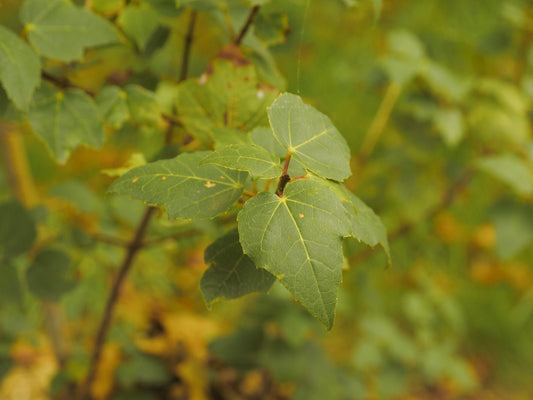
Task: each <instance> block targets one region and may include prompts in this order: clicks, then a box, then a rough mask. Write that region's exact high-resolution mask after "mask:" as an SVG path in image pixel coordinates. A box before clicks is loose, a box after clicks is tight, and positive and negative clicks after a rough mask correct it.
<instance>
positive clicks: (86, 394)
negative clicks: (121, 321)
mask: <svg viewBox="0 0 533 400" xmlns="http://www.w3.org/2000/svg"><path fill="white" fill-rule="evenodd" d="M155 211H156V208H155V207H148V208H147V209H146V211H145V213H144V215H143V217H142V219H141V222H140V223H139V226H138V227H137V230H136V231H135V235H134V236H133V239H132V240H131V242H130V244H129V246H128V250H127V252H126V255H125V257H124V260H123V262H122V265H121V266H120V269H119V271H118V274H117V276H116V278H115V281H114V282H113V286H112V288H111V292H110V294H109V298H108V299H107V303H106V307H105V311H104V315H103V317H102V320H101V321H100V325H99V327H98V333H97V334H96V339H95V342H94V349H93V353H92V356H91V361H90V364H89V372H88V373H87V377H86V378H85V381H84V382H83V383H82V384H81V386H80V389H79V392H78V396H77V398H78V399H80V400H85V399H89V398H90V388H91V386H92V384H93V382H94V379H95V377H96V372H97V369H98V364H99V362H100V359H101V357H102V350H103V347H104V343H105V340H106V338H107V334H108V333H109V328H110V327H111V321H112V319H113V314H114V311H115V306H116V304H117V301H118V299H119V296H120V290H121V288H122V285H123V283H124V281H125V279H126V276H127V275H128V272H129V271H130V269H131V267H132V265H133V261H134V260H135V256H136V255H137V253H138V252H139V250H140V249H141V248H142V242H143V238H144V235H145V233H146V230H147V228H148V225H149V224H150V220H151V218H152V215H153V214H154V212H155Z"/></svg>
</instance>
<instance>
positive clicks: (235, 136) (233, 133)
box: [213, 126, 252, 150]
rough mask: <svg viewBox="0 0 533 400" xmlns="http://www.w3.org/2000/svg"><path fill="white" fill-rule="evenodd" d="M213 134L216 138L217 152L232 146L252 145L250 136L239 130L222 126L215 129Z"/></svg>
mask: <svg viewBox="0 0 533 400" xmlns="http://www.w3.org/2000/svg"><path fill="white" fill-rule="evenodd" d="M213 134H214V136H215V150H219V149H221V148H222V147H225V146H229V145H231V144H252V140H251V139H250V136H249V135H247V134H246V133H244V132H243V131H241V130H239V129H235V128H227V127H225V126H221V127H220V128H214V129H213Z"/></svg>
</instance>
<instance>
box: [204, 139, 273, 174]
mask: <svg viewBox="0 0 533 400" xmlns="http://www.w3.org/2000/svg"><path fill="white" fill-rule="evenodd" d="M203 164H215V165H220V166H221V167H225V168H228V169H235V170H237V171H248V172H249V173H250V175H251V176H252V179H259V178H263V179H272V178H277V177H279V176H280V175H281V170H282V169H281V165H280V160H279V158H277V157H275V156H273V155H272V154H270V153H269V152H268V151H266V150H265V149H263V148H262V147H259V146H256V145H253V144H233V145H229V146H226V147H223V148H221V149H219V150H217V151H215V152H214V153H211V154H209V155H208V156H207V157H206V158H204V159H203V160H202V162H201V163H200V165H203Z"/></svg>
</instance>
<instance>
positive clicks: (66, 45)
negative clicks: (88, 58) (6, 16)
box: [20, 0, 118, 62]
mask: <svg viewBox="0 0 533 400" xmlns="http://www.w3.org/2000/svg"><path fill="white" fill-rule="evenodd" d="M20 19H21V21H22V23H23V24H24V28H25V30H26V32H27V33H28V39H29V41H30V43H31V44H32V45H33V46H34V47H35V49H36V50H37V51H38V52H39V53H40V54H42V55H43V56H46V57H49V58H53V59H57V60H61V61H64V62H68V61H73V60H79V59H81V58H82V56H83V51H84V50H85V49H86V48H88V47H93V46H101V45H105V44H109V43H114V42H117V41H118V34H117V31H116V30H115V28H114V26H113V25H112V24H111V23H110V22H109V21H106V20H105V19H102V18H100V17H98V16H96V15H95V14H93V13H91V12H89V11H87V10H85V9H81V8H78V7H76V6H74V5H72V4H70V3H67V2H66V1H65V0H50V1H47V2H43V1H41V0H27V1H26V2H25V3H24V5H23V7H22V9H21V10H20Z"/></svg>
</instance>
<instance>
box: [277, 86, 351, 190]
mask: <svg viewBox="0 0 533 400" xmlns="http://www.w3.org/2000/svg"><path fill="white" fill-rule="evenodd" d="M268 118H269V120H270V126H271V127H272V132H273V135H274V139H275V140H276V141H277V142H278V143H279V144H280V145H281V146H282V147H283V148H284V149H286V151H287V154H290V155H291V156H292V157H293V158H294V159H295V160H296V161H298V162H299V163H300V164H301V165H302V166H303V167H304V168H305V169H307V170H309V171H311V172H313V173H314V174H316V175H318V176H320V177H322V178H331V179H335V180H337V181H342V180H344V179H346V178H348V177H349V176H350V175H351V171H350V149H349V148H348V145H347V144H346V141H345V140H344V138H343V137H342V136H341V134H340V133H339V131H337V129H336V128H335V127H334V126H333V124H332V123H331V121H330V120H329V118H328V117H326V116H325V115H324V114H322V113H320V112H318V111H317V110H315V109H313V108H312V107H311V106H309V105H307V104H304V102H303V101H302V100H301V99H300V98H299V97H298V96H295V95H292V94H289V93H286V94H283V95H281V96H280V97H278V98H277V99H276V101H275V102H274V103H273V104H272V106H270V107H269V108H268Z"/></svg>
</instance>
